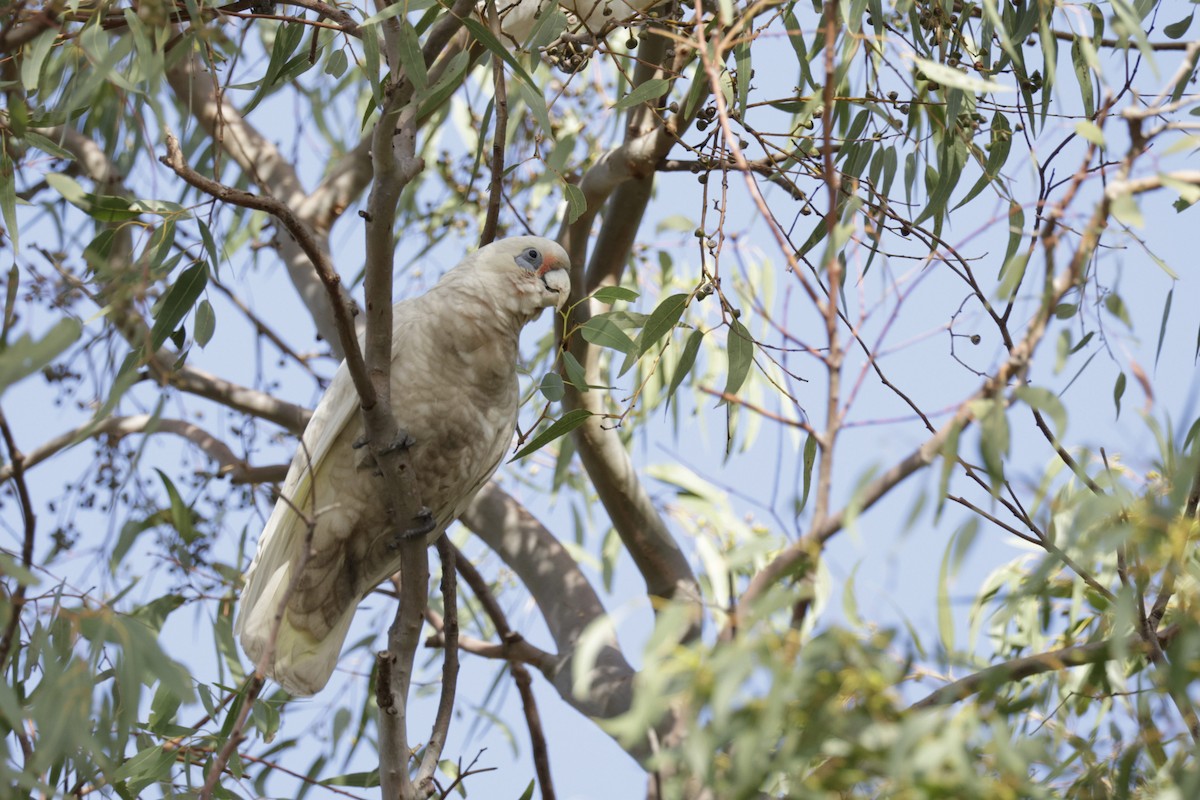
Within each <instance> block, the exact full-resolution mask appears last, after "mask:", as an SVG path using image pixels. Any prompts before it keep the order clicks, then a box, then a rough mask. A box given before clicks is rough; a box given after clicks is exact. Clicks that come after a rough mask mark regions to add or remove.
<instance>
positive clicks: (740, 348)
mask: <svg viewBox="0 0 1200 800" xmlns="http://www.w3.org/2000/svg"><path fill="white" fill-rule="evenodd" d="M725 342H726V343H725V350H726V353H727V354H728V356H729V373H728V377H727V378H726V380H725V394H726V395H736V394H737V393H738V390H739V389H741V388H742V384H743V383H745V382H746V376H748V375H749V374H750V365H751V364H753V363H754V340H753V339H751V338H750V331H748V330H746V326H745V325H743V324H742V323H741V322H740V321H738V320H736V319H734V320H731V321H730V323H729V335H728V336H727V337H726V340H725Z"/></svg>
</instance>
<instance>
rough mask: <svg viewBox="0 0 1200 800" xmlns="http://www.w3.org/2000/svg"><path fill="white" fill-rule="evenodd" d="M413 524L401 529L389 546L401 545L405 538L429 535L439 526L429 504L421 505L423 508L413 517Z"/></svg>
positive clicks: (393, 547)
mask: <svg viewBox="0 0 1200 800" xmlns="http://www.w3.org/2000/svg"><path fill="white" fill-rule="evenodd" d="M412 521H413V523H414V524H413V525H412V527H410V528H407V529H405V530H403V531H400V532H399V533H398V534H396V535H395V537H394V538H393V539H392V541H391V543H390V544H389V547H390V548H391V549H393V550H395V549H396V548H398V547H399V546H400V543H401V542H402V541H404V540H405V539H415V538H417V537H418V536H428V535H429V534H431V533H433V531H434V529H436V528H437V520H435V519H434V518H433V512H432V511H430V510H429V508H428V506H421V510H420V511H418V512H417V515H416V516H415V517H413V518H412Z"/></svg>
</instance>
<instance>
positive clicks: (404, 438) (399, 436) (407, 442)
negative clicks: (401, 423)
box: [383, 428, 417, 453]
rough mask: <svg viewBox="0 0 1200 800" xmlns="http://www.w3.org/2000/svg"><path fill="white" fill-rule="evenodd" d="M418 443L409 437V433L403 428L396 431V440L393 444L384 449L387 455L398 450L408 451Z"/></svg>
mask: <svg viewBox="0 0 1200 800" xmlns="http://www.w3.org/2000/svg"><path fill="white" fill-rule="evenodd" d="M416 443H417V440H416V439H414V438H413V437H411V436H409V435H408V431H406V430H404V429H403V428H401V429H400V430H398V431H396V438H395V439H393V440H392V443H391V444H389V445H388V446H387V447H385V448H384V449H383V452H385V453H394V452H396V451H397V450H407V449H408V448H410V447H412V446H413V445H414V444H416Z"/></svg>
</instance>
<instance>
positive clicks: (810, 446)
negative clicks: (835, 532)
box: [796, 433, 817, 516]
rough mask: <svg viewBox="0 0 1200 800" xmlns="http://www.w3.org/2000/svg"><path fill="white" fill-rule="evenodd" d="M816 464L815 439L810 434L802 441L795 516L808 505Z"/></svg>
mask: <svg viewBox="0 0 1200 800" xmlns="http://www.w3.org/2000/svg"><path fill="white" fill-rule="evenodd" d="M816 462H817V437H815V436H813V435H812V434H811V433H810V434H809V435H808V436H807V437H806V438H805V439H804V459H803V466H802V469H801V472H800V479H801V492H800V500H799V501H798V502H797V503H796V514H797V516H799V514H800V512H801V511H803V510H804V506H806V505H807V504H808V496H809V494H810V493H811V492H812V471H813V464H815V463H816Z"/></svg>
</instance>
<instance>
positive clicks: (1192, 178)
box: [1104, 169, 1200, 202]
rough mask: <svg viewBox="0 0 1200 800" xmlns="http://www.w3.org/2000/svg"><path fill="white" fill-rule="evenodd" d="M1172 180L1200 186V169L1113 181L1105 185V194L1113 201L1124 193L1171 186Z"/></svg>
mask: <svg viewBox="0 0 1200 800" xmlns="http://www.w3.org/2000/svg"><path fill="white" fill-rule="evenodd" d="M1170 182H1177V183H1186V184H1189V185H1191V186H1200V170H1197V169H1181V170H1178V171H1176V172H1166V173H1159V174H1157V175H1147V176H1146V177H1144V178H1133V179H1132V180H1124V181H1113V182H1112V183H1110V184H1108V186H1106V187H1105V189H1104V194H1105V196H1107V197H1108V199H1109V201H1110V202H1111V201H1113V200H1116V199H1117V198H1118V197H1122V196H1123V195H1127V194H1142V193H1143V192H1150V191H1154V190H1155V189H1161V188H1163V187H1164V186H1169V185H1170Z"/></svg>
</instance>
